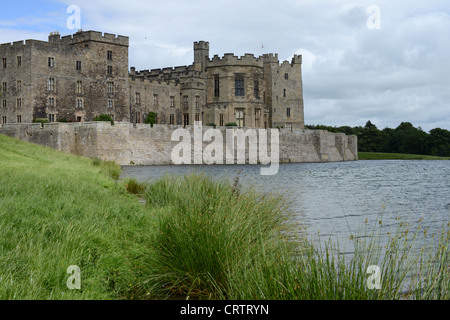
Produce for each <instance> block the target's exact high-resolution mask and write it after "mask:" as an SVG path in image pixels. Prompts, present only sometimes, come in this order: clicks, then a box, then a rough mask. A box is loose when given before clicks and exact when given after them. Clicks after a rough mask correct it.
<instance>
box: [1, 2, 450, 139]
mask: <svg viewBox="0 0 450 320" xmlns="http://www.w3.org/2000/svg"><path fill="white" fill-rule="evenodd" d="M60 2H62V3H65V4H66V5H67V6H69V5H72V4H76V5H79V6H80V8H81V14H82V27H83V29H84V30H88V29H93V30H98V31H103V32H110V33H115V34H121V35H127V36H130V66H131V65H133V66H135V67H136V68H137V69H152V68H161V67H170V66H176V65H186V64H191V63H192V60H193V52H192V43H193V42H194V41H198V40H206V41H209V42H210V53H211V55H213V54H219V55H223V54H224V53H228V52H232V53H235V54H237V55H243V54H244V53H246V52H249V53H254V54H255V55H260V54H262V53H267V52H274V53H278V54H279V57H280V58H281V57H282V58H283V59H287V60H290V59H291V57H292V55H293V54H294V53H296V54H298V53H301V54H302V55H303V71H304V73H303V82H304V94H305V117H306V123H309V124H314V123H315V124H317V123H322V124H328V125H364V124H365V122H366V121H367V120H371V121H372V122H373V123H375V124H377V126H379V127H382V128H383V127H385V126H390V127H396V126H397V125H399V124H400V122H402V121H409V122H412V123H413V124H414V125H415V126H421V127H422V128H424V129H425V130H430V129H432V128H434V127H435V126H440V127H444V128H447V129H450V114H449V111H448V110H450V108H449V102H448V101H450V93H449V92H450V90H448V86H449V84H448V74H447V73H448V70H450V60H449V59H448V57H449V56H450V37H449V36H448V30H450V5H449V4H448V2H447V1H445V0H431V1H421V0H411V1H406V0H404V1H387V0H379V1H376V3H374V2H373V1H372V0H362V1H344V0H301V1H292V0H286V1H283V2H280V1H278V2H275V1H269V0H263V1H259V2H258V3H256V2H254V1H242V0H226V1H224V0H216V1H206V0H193V1H181V0H167V1H156V0H151V1H148V0H147V1H144V0H134V1H128V2H124V1H123V0H120V1H119V0H97V1H91V0H78V1H72V0H67V1H60ZM374 4H375V5H378V6H379V7H380V17H381V30H369V29H367V27H366V20H367V17H368V15H367V8H368V7H369V6H370V5H374ZM63 14H65V12H63ZM35 18H36V21H35V22H34V23H39V19H40V18H42V17H35ZM60 18H61V17H59V19H60ZM14 21H15V20H14ZM14 21H8V20H6V21H0V27H2V28H4V29H3V30H1V31H2V32H1V33H0V40H2V39H5V34H4V32H3V31H5V32H7V33H8V39H10V40H9V41H14V40H11V38H13V39H15V40H19V39H25V38H30V37H34V36H39V37H42V35H41V34H40V33H37V32H28V33H26V32H22V31H17V32H15V33H11V32H12V31H14V30H13V29H12V31H11V32H10V31H7V28H8V24H10V25H11V23H13V22H14ZM30 21H32V19H30ZM2 23H3V24H2ZM19 25H21V26H23V29H27V28H28V29H30V28H29V24H27V23H25V22H19ZM63 28H64V22H62V23H61V30H60V31H61V33H69V32H70V31H69V30H64V29H63ZM50 31H53V30H48V32H50ZM48 32H47V34H48ZM45 37H46V36H45ZM44 39H45V38H44ZM7 41H8V40H7ZM262 44H264V49H263V48H262V46H261V45H262Z"/></svg>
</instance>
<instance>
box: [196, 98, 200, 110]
mask: <svg viewBox="0 0 450 320" xmlns="http://www.w3.org/2000/svg"><path fill="white" fill-rule="evenodd" d="M199 106H200V97H199V96H195V107H196V108H197V109H198V108H199Z"/></svg>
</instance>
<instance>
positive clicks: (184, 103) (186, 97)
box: [183, 96, 189, 109]
mask: <svg viewBox="0 0 450 320" xmlns="http://www.w3.org/2000/svg"><path fill="white" fill-rule="evenodd" d="M183 106H184V108H186V109H187V108H189V97H188V96H184V97H183Z"/></svg>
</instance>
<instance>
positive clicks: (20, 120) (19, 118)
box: [17, 114, 22, 123]
mask: <svg viewBox="0 0 450 320" xmlns="http://www.w3.org/2000/svg"><path fill="white" fill-rule="evenodd" d="M17 123H22V116H21V115H20V114H19V115H17Z"/></svg>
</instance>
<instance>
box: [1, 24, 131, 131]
mask: <svg viewBox="0 0 450 320" xmlns="http://www.w3.org/2000/svg"><path fill="white" fill-rule="evenodd" d="M128 43H129V39H128V37H123V36H118V37H116V36H115V35H113V34H107V33H105V34H102V33H100V32H94V31H87V32H78V33H76V34H74V35H73V36H72V35H69V36H65V37H62V38H61V36H60V35H59V34H58V33H55V34H53V33H52V34H51V35H50V36H49V41H48V42H45V41H37V40H26V41H25V42H23V41H19V42H14V43H13V44H2V45H1V46H0V58H1V59H2V65H0V83H1V84H2V96H1V97H0V100H1V101H2V105H1V110H0V114H1V117H2V118H1V120H2V121H1V122H2V123H5V122H6V123H18V122H22V123H31V122H32V121H33V120H34V119H40V118H45V119H48V120H49V121H50V122H55V121H85V120H92V119H93V118H94V117H95V116H97V115H99V114H110V115H112V116H113V117H115V118H116V119H120V120H127V119H129V107H128V105H129V104H128V101H129V90H128V83H129V76H128ZM5 117H6V118H5Z"/></svg>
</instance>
